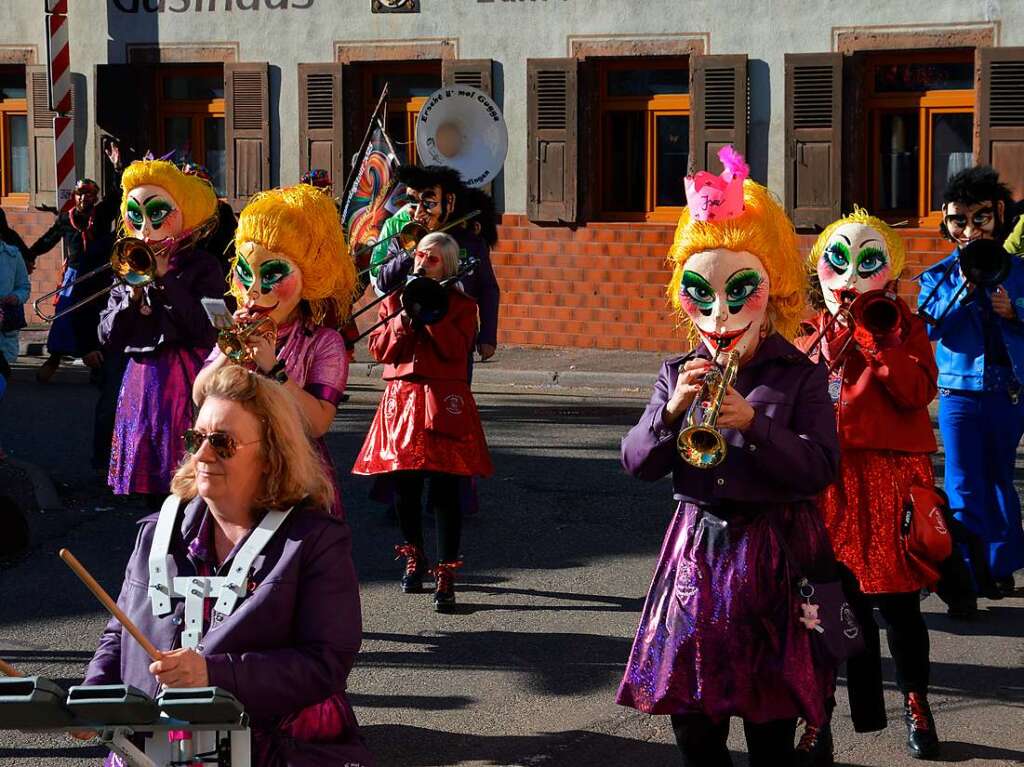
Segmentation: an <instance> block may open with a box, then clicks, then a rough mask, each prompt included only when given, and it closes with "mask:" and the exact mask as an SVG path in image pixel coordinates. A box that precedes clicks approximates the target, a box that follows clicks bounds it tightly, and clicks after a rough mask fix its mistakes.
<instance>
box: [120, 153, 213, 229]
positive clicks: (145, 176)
mask: <svg viewBox="0 0 1024 767" xmlns="http://www.w3.org/2000/svg"><path fill="white" fill-rule="evenodd" d="M144 184H153V185H154V186H160V187H163V188H164V189H166V190H167V193H168V194H169V195H170V196H171V197H173V198H174V204H175V205H177V206H178V209H179V210H180V211H181V217H182V222H183V226H184V229H185V230H186V231H187V230H189V229H194V228H195V227H197V226H199V225H200V224H201V223H203V222H204V221H206V219H208V218H210V217H211V216H213V215H214V214H215V213H216V212H217V193H216V192H215V191H214V190H213V187H212V186H211V185H210V182H209V181H207V180H205V179H202V178H200V177H199V176H190V175H186V174H184V173H182V172H181V171H180V170H178V166H177V165H175V164H174V163H172V162H167V160H136V161H135V162H133V163H132V164H131V165H129V166H128V167H127V168H125V169H124V173H123V174H122V175H121V220H122V221H124V218H125V213H126V212H127V210H128V193H129V192H130V191H131V190H132V189H135V187H138V186H143V185H144Z"/></svg>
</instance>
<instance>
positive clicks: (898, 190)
mask: <svg viewBox="0 0 1024 767" xmlns="http://www.w3.org/2000/svg"><path fill="white" fill-rule="evenodd" d="M868 61H869V63H868V70H867V71H868V80H867V83H866V86H867V98H866V107H867V115H868V126H869V131H868V135H869V137H870V144H869V149H868V152H869V154H868V168H867V177H868V179H869V184H870V187H869V189H870V192H869V196H870V198H871V204H872V206H873V209H874V211H875V212H877V213H879V214H880V215H883V216H885V217H888V218H892V219H907V220H909V221H910V222H911V223H912V224H914V225H919V226H925V225H932V224H935V223H937V222H938V218H939V215H940V214H939V209H940V207H941V204H942V193H943V190H944V189H945V186H946V182H947V180H948V179H949V178H950V177H952V176H953V175H955V174H956V173H958V172H959V171H961V170H963V169H964V168H968V167H970V166H971V165H973V163H974V156H973V154H972V152H973V132H974V56H973V53H972V52H971V51H960V50H956V51H929V52H921V51H918V52H915V53H912V54H883V55H880V56H877V57H874V58H871V59H869V60H868Z"/></svg>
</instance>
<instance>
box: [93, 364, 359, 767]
mask: <svg viewBox="0 0 1024 767" xmlns="http://www.w3.org/2000/svg"><path fill="white" fill-rule="evenodd" d="M303 428H304V427H303V417H302V415H301V414H300V412H299V409H298V407H297V404H296V401H295V398H294V397H292V396H290V395H289V394H288V393H287V392H285V390H284V389H283V388H282V387H280V386H278V385H276V384H275V383H273V382H272V381H269V380H267V379H266V378H264V377H262V376H258V375H255V374H253V373H250V372H249V371H247V370H244V369H243V368H241V367H237V366H228V367H223V368H220V369H219V370H217V371H216V372H215V373H214V374H212V375H210V376H208V377H207V379H206V382H205V385H204V387H203V389H202V391H201V392H200V393H199V412H198V415H197V416H196V422H195V426H194V427H193V428H191V429H189V430H188V431H186V432H185V445H186V447H187V449H188V453H189V455H188V457H187V458H186V459H185V461H184V462H183V463H182V465H181V467H180V468H179V469H178V472H177V473H176V474H175V476H174V480H173V482H172V490H173V492H174V495H172V496H170V497H169V498H168V499H167V501H166V502H165V503H164V505H163V508H162V509H161V511H160V513H159V514H155V515H153V516H150V517H147V518H146V519H144V520H143V521H142V523H141V526H140V529H139V533H138V538H137V540H136V544H135V550H134V552H133V553H132V555H131V558H130V560H129V562H128V567H127V572H126V574H125V580H124V585H123V587H122V589H121V594H120V596H119V598H118V605H119V606H120V607H121V609H122V610H124V611H125V613H126V614H127V615H128V617H129V618H131V619H132V621H134V622H135V624H136V625H137V626H139V628H140V629H141V630H142V631H143V632H144V633H145V635H146V636H147V637H148V638H149V639H150V641H152V642H153V644H154V645H155V646H156V647H157V648H158V649H159V650H160V651H161V657H160V659H159V660H157V661H155V662H153V661H151V660H150V658H149V657H148V656H147V654H146V652H145V651H144V650H143V649H142V647H141V646H140V645H139V644H138V643H137V642H136V641H135V640H134V639H132V638H131V637H130V636H129V635H128V634H127V632H125V630H124V629H123V627H122V626H121V625H120V624H119V623H118V621H117V620H116V619H113V620H111V621H110V622H109V623H108V624H107V627H106V629H105V630H104V632H103V634H102V636H101V637H100V641H99V646H98V647H97V649H96V653H95V654H94V655H93V658H92V661H91V662H90V663H89V668H88V670H87V672H86V678H85V684H128V685H132V686H134V687H137V688H138V689H140V690H142V691H143V692H144V693H146V694H147V695H150V696H152V697H155V696H157V695H158V694H159V692H160V688H161V686H162V685H165V686H167V687H206V686H215V687H221V688H223V689H225V690H227V691H228V692H230V693H231V694H233V695H234V696H235V697H236V698H238V700H239V701H240V702H241V703H242V705H243V706H244V707H245V711H246V713H247V714H248V716H249V718H250V720H251V725H252V732H253V752H254V753H253V762H252V763H253V764H254V765H258V766H260V765H264V766H266V767H270V766H271V765H273V766H274V767H276V766H278V765H284V764H287V765H291V766H292V767H306V766H307V765H308V766H309V767H313V765H324V764H339V765H340V764H347V765H354V766H358V767H371V765H373V764H374V760H373V757H372V756H371V754H370V753H369V751H368V750H367V749H366V746H365V745H364V743H363V740H362V738H361V736H360V734H359V728H358V725H357V723H356V719H355V716H354V714H353V711H352V707H351V706H350V705H349V702H348V699H347V697H346V695H345V687H346V680H347V679H348V674H349V671H350V670H351V669H352V665H353V662H354V661H355V658H356V653H357V652H358V650H359V645H360V642H361V639H362V624H361V614H360V605H359V587H358V583H357V580H356V572H355V567H354V565H353V563H352V556H351V535H350V532H349V528H348V526H347V525H346V524H345V523H344V522H342V521H340V520H338V519H336V518H333V517H331V516H330V515H329V514H328V509H329V508H330V504H331V499H332V494H333V488H332V485H331V482H330V480H329V479H328V477H327V475H326V473H325V471H324V467H323V464H322V463H321V462H320V460H319V458H318V456H317V454H316V451H315V449H314V448H313V445H312V444H311V443H310V441H309V439H308V438H307V437H306V435H305V434H304V433H303ZM256 528H259V530H258V533H254V530H255V529H256ZM254 540H259V541H260V543H261V545H260V546H254V545H253V541H254ZM154 554H157V555H161V556H162V555H166V561H168V562H169V563H170V564H169V567H168V568H166V572H161V571H159V570H158V571H155V572H154V571H151V567H150V557H151V556H153V555H154ZM161 561H164V559H163V558H161ZM236 571H239V573H240V574H239V575H238V576H237V577H236V580H237V581H238V583H239V584H241V588H239V591H240V592H241V596H240V598H236V599H232V600H230V601H227V602H223V601H222V600H223V598H224V593H225V589H221V590H214V592H213V594H212V596H209V597H207V598H203V596H202V591H199V592H197V594H196V595H195V596H190V595H189V594H188V593H186V594H183V595H180V594H179V593H178V591H177V590H176V589H175V588H174V587H173V586H172V587H171V588H170V589H167V588H166V586H165V584H173V583H174V579H175V577H187V578H190V579H198V580H203V579H207V578H217V577H228V578H229V579H230V577H231V575H232V573H235V572H236ZM155 580H158V581H159V583H155V582H154V581H155ZM233 593H235V592H233ZM183 599H184V602H185V608H186V612H185V615H186V616H187V615H189V614H190V613H191V610H189V609H188V608H189V607H190V600H195V601H196V602H201V605H191V606H192V607H196V608H197V609H196V612H197V614H199V615H201V619H200V620H199V621H197V623H196V624H192V623H191V622H190V621H189V620H185V621H184V622H183V621H182V620H181V617H180V616H181V615H182V613H181V609H182V608H181V602H182V600H183ZM89 735H90V733H79V736H82V737H87V736H89ZM107 764H108V765H120V761H119V760H118V759H117V757H115V756H111V757H110V758H109V759H108V761H107Z"/></svg>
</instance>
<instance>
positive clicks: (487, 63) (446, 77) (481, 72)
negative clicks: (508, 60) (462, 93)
mask: <svg viewBox="0 0 1024 767" xmlns="http://www.w3.org/2000/svg"><path fill="white" fill-rule="evenodd" d="M491 70H492V62H491V59H442V60H441V84H442V85H468V86H469V87H470V88H476V89H477V90H478V91H483V92H484V93H486V94H487V95H488V96H490V97H491V98H494V85H493V81H492V79H491Z"/></svg>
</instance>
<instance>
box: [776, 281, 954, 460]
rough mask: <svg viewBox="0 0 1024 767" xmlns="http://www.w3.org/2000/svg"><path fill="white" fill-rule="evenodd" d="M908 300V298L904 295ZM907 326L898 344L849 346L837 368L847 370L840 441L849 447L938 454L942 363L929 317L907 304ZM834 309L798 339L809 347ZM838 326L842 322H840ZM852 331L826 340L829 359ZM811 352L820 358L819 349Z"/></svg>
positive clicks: (825, 352) (803, 346)
mask: <svg viewBox="0 0 1024 767" xmlns="http://www.w3.org/2000/svg"><path fill="white" fill-rule="evenodd" d="M899 300H900V303H901V304H902V303H903V300H902V299H899ZM903 308H904V309H905V311H904V320H905V326H904V327H905V330H904V333H903V336H902V340H901V341H900V343H898V344H897V345H896V346H892V347H890V348H886V349H879V348H875V349H871V348H867V349H865V348H863V347H862V346H860V345H858V344H857V343H856V342H854V343H851V344H850V345H849V346H848V347H846V352H845V361H844V362H843V363H842V365H841V366H840V367H839V368H837V372H839V373H841V374H842V384H841V388H840V393H839V401H838V402H837V403H836V425H837V428H838V429H839V444H840V446H841V447H842V448H843V449H846V448H871V449H875V450H898V451H901V452H905V453H934V452H935V451H936V449H937V445H936V443H935V432H934V431H933V430H932V421H931V416H930V415H929V414H928V403H930V402H931V401H932V400H933V399H935V395H936V394H937V393H938V385H937V383H936V382H937V380H938V375H939V372H938V368H937V367H936V365H935V355H934V353H933V352H932V345H931V343H930V342H929V340H928V333H927V331H926V329H925V324H924V321H923V320H921V318H920V317H917V316H916V315H914V314H912V313H911V312H910V310H909V309H907V308H906V305H905V304H904V306H903ZM830 319H831V314H829V313H828V312H827V310H823V311H822V312H821V313H819V314H818V315H817V316H815V318H814V319H813V320H811V321H810V322H808V323H806V325H807V326H810V331H811V332H810V333H809V334H807V335H805V336H803V337H801V338H798V339H797V340H796V341H794V343H795V344H796V346H797V347H798V348H800V349H802V350H803V351H805V352H806V351H808V347H810V346H811V344H812V343H813V342H814V340H815V339H816V338H817V336H818V333H820V331H821V328H822V327H823V326H825V325H827V323H828V321H829V320H830ZM834 327H838V326H834ZM847 337H848V331H846V330H845V329H842V328H840V329H838V330H834V331H833V332H830V333H829V334H828V337H827V338H826V342H825V343H823V344H822V353H823V356H824V357H825V359H826V360H829V359H831V356H830V351H831V352H833V353H838V352H839V350H841V349H842V348H843V344H844V343H845V341H846V338H847ZM811 357H812V358H817V354H816V353H815V350H811Z"/></svg>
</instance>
